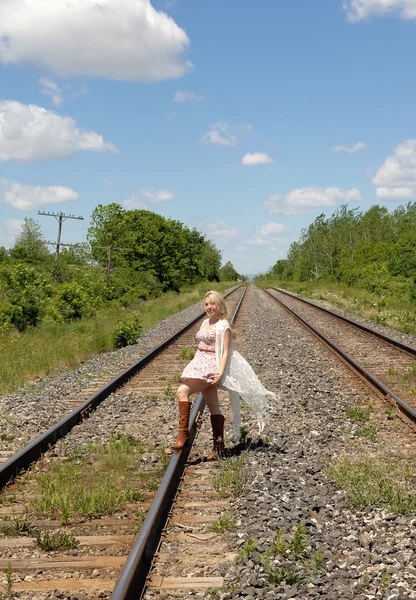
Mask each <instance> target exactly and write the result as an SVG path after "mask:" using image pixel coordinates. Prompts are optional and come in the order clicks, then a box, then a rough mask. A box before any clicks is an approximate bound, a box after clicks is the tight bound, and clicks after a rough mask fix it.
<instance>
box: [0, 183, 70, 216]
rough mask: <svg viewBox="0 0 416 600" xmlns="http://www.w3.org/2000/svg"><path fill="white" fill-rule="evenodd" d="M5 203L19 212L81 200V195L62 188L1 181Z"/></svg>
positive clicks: (0, 186)
mask: <svg viewBox="0 0 416 600" xmlns="http://www.w3.org/2000/svg"><path fill="white" fill-rule="evenodd" d="M0 188H1V189H2V190H3V193H2V196H3V202H4V203H6V204H9V205H10V206H13V208H16V209H17V210H34V209H35V208H39V207H40V206H44V205H45V204H62V203H63V202H72V201H74V200H77V199H78V198H79V194H78V193H77V192H74V190H71V189H70V188H67V187H62V186H56V185H51V186H31V185H22V184H20V183H16V182H15V181H8V180H7V179H0Z"/></svg>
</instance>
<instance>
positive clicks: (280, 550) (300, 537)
mask: <svg viewBox="0 0 416 600" xmlns="http://www.w3.org/2000/svg"><path fill="white" fill-rule="evenodd" d="M282 535H283V530H282V529H278V530H277V532H276V536H275V538H274V551H275V552H276V553H277V554H280V555H281V556H287V555H289V554H293V556H294V557H295V558H299V557H300V556H302V555H303V554H304V553H305V551H306V548H307V547H308V537H307V535H306V527H305V526H304V525H303V524H302V523H300V524H299V525H298V526H297V527H296V529H295V530H294V532H293V535H292V539H291V540H290V541H285V540H283V539H282Z"/></svg>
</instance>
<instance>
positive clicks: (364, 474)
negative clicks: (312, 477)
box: [328, 457, 416, 514]
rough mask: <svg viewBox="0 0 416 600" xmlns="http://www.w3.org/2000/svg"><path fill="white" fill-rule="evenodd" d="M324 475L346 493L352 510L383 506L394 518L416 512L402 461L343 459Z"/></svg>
mask: <svg viewBox="0 0 416 600" xmlns="http://www.w3.org/2000/svg"><path fill="white" fill-rule="evenodd" d="M328 473H329V475H330V477H332V479H333V480H334V481H335V483H336V485H338V486H339V487H340V488H343V489H344V490H345V491H346V492H347V497H348V501H349V503H350V505H352V506H372V505H375V506H382V505H386V504H387V506H388V507H389V509H390V510H391V511H392V512H393V513H398V514H408V513H410V512H413V511H414V510H416V493H415V492H414V491H412V490H411V489H409V484H410V482H411V480H412V478H413V477H414V473H413V472H412V470H411V469H410V468H409V465H408V464H407V463H405V462H404V461H397V460H396V461H391V460H390V461H388V460H386V459H385V458H383V457H378V458H377V457H373V458H365V459H362V460H358V461H350V460H348V459H347V458H343V459H341V460H340V461H339V463H338V464H337V465H336V466H332V467H330V468H329V469H328Z"/></svg>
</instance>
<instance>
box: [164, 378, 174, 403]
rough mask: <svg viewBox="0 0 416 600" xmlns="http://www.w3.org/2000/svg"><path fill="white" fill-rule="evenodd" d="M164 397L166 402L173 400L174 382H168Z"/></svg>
mask: <svg viewBox="0 0 416 600" xmlns="http://www.w3.org/2000/svg"><path fill="white" fill-rule="evenodd" d="M163 395H164V398H165V400H171V399H172V396H173V388H172V382H171V381H168V384H167V386H166V387H165V389H164V390H163Z"/></svg>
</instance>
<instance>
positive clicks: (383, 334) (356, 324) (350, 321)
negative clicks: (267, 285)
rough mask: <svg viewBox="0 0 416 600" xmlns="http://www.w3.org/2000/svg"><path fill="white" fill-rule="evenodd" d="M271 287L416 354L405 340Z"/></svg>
mask: <svg viewBox="0 0 416 600" xmlns="http://www.w3.org/2000/svg"><path fill="white" fill-rule="evenodd" d="M271 289H272V290H276V292H280V293H281V294H285V295H286V296H289V297H290V298H296V300H299V301H300V302H304V303H305V304H309V306H313V307H314V308H318V309H319V310H322V311H323V312H326V313H328V314H329V315H331V316H332V317H336V318H337V319H341V320H342V321H345V322H346V323H349V324H350V325H353V326H354V327H358V329H361V330H362V331H365V333H369V334H371V335H374V336H376V337H378V338H381V339H382V340H384V341H385V342H388V343H389V344H391V345H392V346H397V348H400V349H401V350H403V351H404V352H407V353H408V354H411V355H412V356H416V348H415V347H413V346H408V345H407V344H405V343H403V342H399V341H398V340H395V339H394V338H392V337H390V336H389V335H386V334H385V333H381V332H380V331H376V330H375V329H371V327H367V326H366V325H362V323H359V322H358V321H354V319H349V318H348V317H344V316H343V315H339V314H337V313H335V312H333V311H332V310H329V309H328V308H323V307H322V306H318V305H317V304H314V303H313V302H310V301H309V300H306V299H305V298H300V297H299V296H296V295H295V294H292V293H290V292H288V291H287V290H282V289H281V288H275V287H272V288H271Z"/></svg>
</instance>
